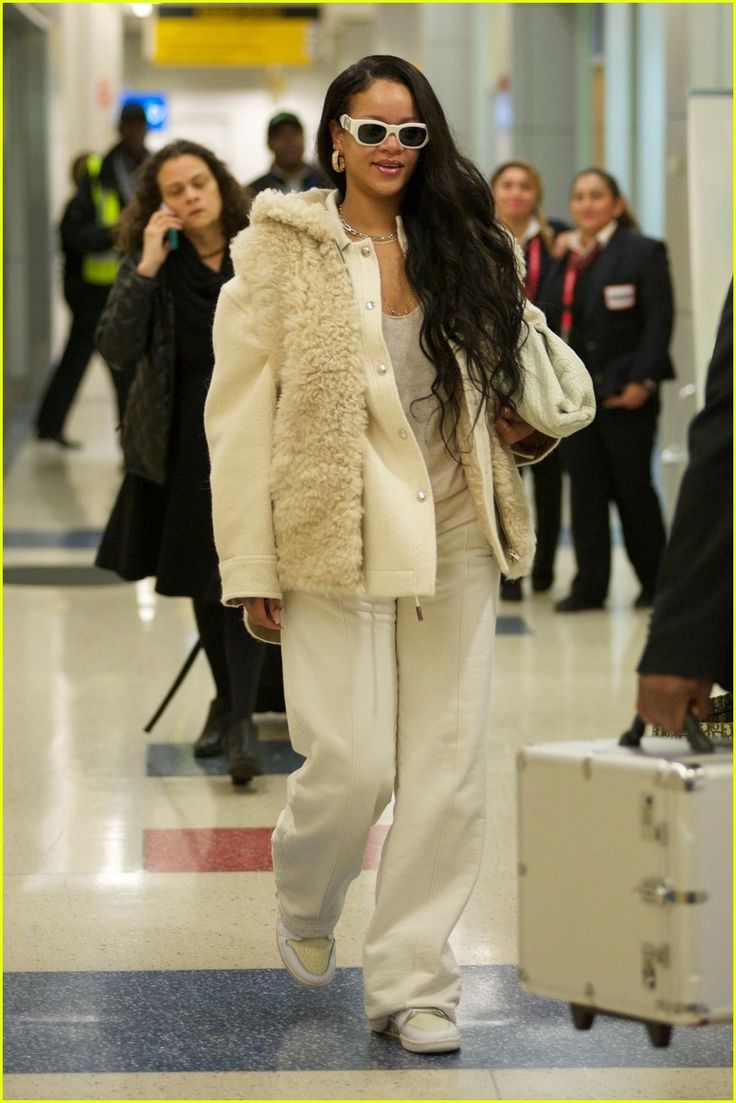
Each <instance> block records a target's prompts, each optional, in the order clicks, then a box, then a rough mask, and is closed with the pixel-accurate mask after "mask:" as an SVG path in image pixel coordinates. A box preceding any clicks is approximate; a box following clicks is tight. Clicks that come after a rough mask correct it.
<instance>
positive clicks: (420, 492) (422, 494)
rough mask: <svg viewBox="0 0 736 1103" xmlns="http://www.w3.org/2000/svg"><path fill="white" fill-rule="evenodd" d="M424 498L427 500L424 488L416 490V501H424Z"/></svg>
mask: <svg viewBox="0 0 736 1103" xmlns="http://www.w3.org/2000/svg"><path fill="white" fill-rule="evenodd" d="M426 500H427V493H426V491H424V490H418V491H417V501H418V502H426Z"/></svg>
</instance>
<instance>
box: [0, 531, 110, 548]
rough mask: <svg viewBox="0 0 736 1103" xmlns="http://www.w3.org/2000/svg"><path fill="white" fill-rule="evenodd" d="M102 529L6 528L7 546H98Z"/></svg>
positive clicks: (4, 541) (5, 539)
mask: <svg viewBox="0 0 736 1103" xmlns="http://www.w3.org/2000/svg"><path fill="white" fill-rule="evenodd" d="M101 539H102V529H6V530H5V531H4V533H3V544H4V545H5V547H6V548H96V547H97V546H98V545H99V543H100V540H101Z"/></svg>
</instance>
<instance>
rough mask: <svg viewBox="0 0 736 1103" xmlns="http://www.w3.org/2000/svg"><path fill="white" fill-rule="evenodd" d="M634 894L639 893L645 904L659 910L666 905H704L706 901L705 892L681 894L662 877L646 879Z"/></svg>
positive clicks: (680, 891) (679, 890) (706, 895)
mask: <svg viewBox="0 0 736 1103" xmlns="http://www.w3.org/2000/svg"><path fill="white" fill-rule="evenodd" d="M634 892H638V893H639V895H640V896H641V898H642V901H643V902H644V903H645V904H654V905H655V906H657V907H660V908H662V907H665V906H666V905H667V904H704V903H705V901H706V900H707V899H708V893H707V892H683V891H682V890H681V889H676V888H675V886H674V885H673V884H672V882H671V881H668V880H666V878H664V877H646V878H645V879H644V880H643V881H642V882H641V884H640V885H637V886H636V888H635V889H634Z"/></svg>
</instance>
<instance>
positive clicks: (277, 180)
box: [247, 111, 331, 197]
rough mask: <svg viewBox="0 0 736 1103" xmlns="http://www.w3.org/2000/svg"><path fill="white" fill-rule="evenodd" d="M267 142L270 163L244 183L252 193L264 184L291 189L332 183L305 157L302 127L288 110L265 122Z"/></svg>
mask: <svg viewBox="0 0 736 1103" xmlns="http://www.w3.org/2000/svg"><path fill="white" fill-rule="evenodd" d="M267 143H268V148H269V149H270V150H271V153H273V164H272V165H271V168H270V169H269V170H268V172H267V173H266V174H265V175H264V176H259V177H258V179H257V180H252V181H251V182H250V184H248V185H247V188H248V191H249V192H250V193H251V195H252V196H254V197H255V196H256V195H258V193H259V192H262V191H265V190H266V188H276V189H277V191H280V192H290V191H307V190H308V189H309V188H327V187H330V186H331V185H330V183H329V181H328V180H325V178H324V176H323V175H322V173H321V172H320V170H319V169H318V168H317V167H316V166H315V165H310V164H308V163H307V162H306V161H305V160H304V127H303V126H302V124H301V121H300V120H299V119H298V118H297V117H296V115H292V114H291V113H290V112H288V111H280V112H279V114H278V115H274V117H273V118H272V119H271V121H270V122H269V124H268V132H267Z"/></svg>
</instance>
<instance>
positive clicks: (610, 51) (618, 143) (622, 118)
mask: <svg viewBox="0 0 736 1103" xmlns="http://www.w3.org/2000/svg"><path fill="white" fill-rule="evenodd" d="M633 42H634V5H633V4H606V6H605V47H604V49H605V63H606V111H605V118H606V142H605V150H606V165H605V167H606V169H607V170H608V171H609V172H610V173H612V174H613V176H615V177H616V179H617V180H618V182H619V185H620V186H621V190H622V191H623V192H624V193H625V194H626V195H627V196H631V194H632V188H633V185H634V172H633V169H634V166H633V156H632V146H633V119H634V64H633V62H634V49H633Z"/></svg>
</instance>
